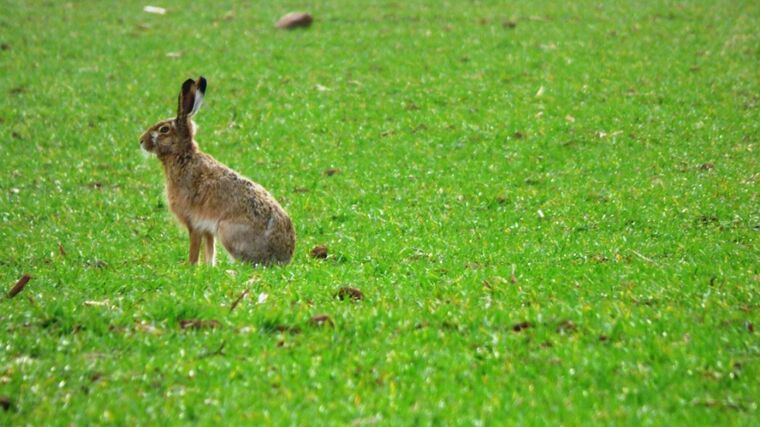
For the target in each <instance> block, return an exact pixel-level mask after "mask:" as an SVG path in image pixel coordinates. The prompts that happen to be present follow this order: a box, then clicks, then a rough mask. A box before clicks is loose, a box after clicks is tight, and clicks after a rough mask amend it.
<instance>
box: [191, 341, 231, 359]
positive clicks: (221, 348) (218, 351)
mask: <svg viewBox="0 0 760 427" xmlns="http://www.w3.org/2000/svg"><path fill="white" fill-rule="evenodd" d="M225 344H227V342H226V341H222V344H221V345H220V346H219V348H218V349H216V351H212V352H209V353H204V354H201V355H200V356H198V358H199V359H204V358H206V357H212V356H224V346H225Z"/></svg>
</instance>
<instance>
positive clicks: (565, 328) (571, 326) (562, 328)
mask: <svg viewBox="0 0 760 427" xmlns="http://www.w3.org/2000/svg"><path fill="white" fill-rule="evenodd" d="M576 329H578V327H577V326H575V322H573V321H572V320H563V321H561V322H559V324H558V325H557V333H558V334H570V333H573V332H575V330H576Z"/></svg>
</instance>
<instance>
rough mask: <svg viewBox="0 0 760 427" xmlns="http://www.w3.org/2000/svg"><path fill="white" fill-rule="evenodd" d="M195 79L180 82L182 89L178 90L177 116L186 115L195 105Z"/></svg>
mask: <svg viewBox="0 0 760 427" xmlns="http://www.w3.org/2000/svg"><path fill="white" fill-rule="evenodd" d="M194 86H195V81H193V79H187V80H185V82H184V83H182V89H180V91H179V101H178V105H177V118H183V117H187V116H188V115H189V114H190V112H191V111H193V106H194V105H195V88H194Z"/></svg>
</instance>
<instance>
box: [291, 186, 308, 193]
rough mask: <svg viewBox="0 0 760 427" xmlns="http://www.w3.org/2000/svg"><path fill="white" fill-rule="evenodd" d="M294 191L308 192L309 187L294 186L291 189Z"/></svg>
mask: <svg viewBox="0 0 760 427" xmlns="http://www.w3.org/2000/svg"><path fill="white" fill-rule="evenodd" d="M293 192H294V193H308V192H309V189H308V188H306V187H296V188H294V189H293Z"/></svg>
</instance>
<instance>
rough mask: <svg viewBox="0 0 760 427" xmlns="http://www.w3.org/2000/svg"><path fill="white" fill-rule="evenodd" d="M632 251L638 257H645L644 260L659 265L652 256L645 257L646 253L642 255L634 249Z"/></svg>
mask: <svg viewBox="0 0 760 427" xmlns="http://www.w3.org/2000/svg"><path fill="white" fill-rule="evenodd" d="M631 252H633V254H634V255H636V256H637V257H639V258H641V259H643V260H644V261H646V262H650V263H652V264H655V265H657V261H655V260H653V259H652V258H647V257H645V256H644V255H641V254H640V253H638V252H636V251H634V250H633V249H631Z"/></svg>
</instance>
